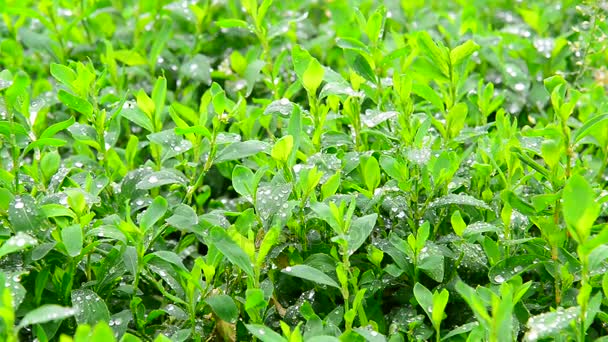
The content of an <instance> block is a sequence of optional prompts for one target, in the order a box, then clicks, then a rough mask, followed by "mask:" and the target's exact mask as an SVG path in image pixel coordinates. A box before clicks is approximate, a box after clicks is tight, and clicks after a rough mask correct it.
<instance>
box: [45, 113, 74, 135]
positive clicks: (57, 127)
mask: <svg viewBox="0 0 608 342" xmlns="http://www.w3.org/2000/svg"><path fill="white" fill-rule="evenodd" d="M74 122H75V119H74V117H73V116H72V117H70V118H69V119H67V120H65V121H61V122H58V123H56V124H53V125H51V126H49V127H47V128H46V129H45V130H44V131H43V132H42V133H41V134H40V137H39V139H46V138H52V137H54V136H55V134H57V133H59V132H60V131H63V130H64V129H66V128H68V127H70V126H72V125H73V124H74Z"/></svg>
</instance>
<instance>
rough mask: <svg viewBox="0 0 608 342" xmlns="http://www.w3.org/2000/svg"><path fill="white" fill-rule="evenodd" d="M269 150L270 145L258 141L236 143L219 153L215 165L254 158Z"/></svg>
mask: <svg viewBox="0 0 608 342" xmlns="http://www.w3.org/2000/svg"><path fill="white" fill-rule="evenodd" d="M267 148H268V144H267V143H265V142H263V141H258V140H247V141H243V142H235V143H232V144H230V145H228V146H227V147H226V148H224V149H223V150H221V151H219V152H218V153H217V157H216V158H215V160H214V163H216V164H217V163H223V162H226V161H230V160H237V159H242V158H246V157H249V156H252V155H254V154H257V153H259V152H261V151H264V150H266V149H267Z"/></svg>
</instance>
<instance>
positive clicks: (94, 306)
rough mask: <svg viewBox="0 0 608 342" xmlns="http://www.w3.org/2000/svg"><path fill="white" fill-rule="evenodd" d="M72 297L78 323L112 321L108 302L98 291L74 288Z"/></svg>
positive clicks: (90, 323)
mask: <svg viewBox="0 0 608 342" xmlns="http://www.w3.org/2000/svg"><path fill="white" fill-rule="evenodd" d="M71 298H72V305H73V306H74V309H75V310H76V323H78V324H89V325H94V324H97V323H98V322H100V321H104V322H109V321H110V312H109V311H108V307H107V306H106V302H105V301H103V300H102V299H101V298H100V297H99V296H98V295H97V293H95V292H93V291H91V290H87V289H79V290H73V291H72V294H71Z"/></svg>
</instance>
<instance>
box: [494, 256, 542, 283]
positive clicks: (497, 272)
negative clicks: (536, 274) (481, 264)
mask: <svg viewBox="0 0 608 342" xmlns="http://www.w3.org/2000/svg"><path fill="white" fill-rule="evenodd" d="M538 259H539V256H537V255H516V256H512V257H508V258H505V259H502V260H500V261H499V262H498V263H496V265H494V266H492V268H490V270H489V272H488V277H489V278H490V281H491V282H493V283H495V284H501V283H504V282H507V281H509V280H510V279H511V278H513V277H515V276H516V275H519V274H521V273H523V272H526V271H528V270H530V269H532V268H534V267H536V263H537V262H538V261H539V260H538Z"/></svg>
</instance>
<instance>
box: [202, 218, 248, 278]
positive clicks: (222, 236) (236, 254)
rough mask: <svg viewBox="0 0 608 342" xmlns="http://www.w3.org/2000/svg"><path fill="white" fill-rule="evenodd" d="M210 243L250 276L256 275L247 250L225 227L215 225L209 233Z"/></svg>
mask: <svg viewBox="0 0 608 342" xmlns="http://www.w3.org/2000/svg"><path fill="white" fill-rule="evenodd" d="M209 243H211V244H212V245H213V246H215V247H216V248H217V249H218V250H219V251H220V252H221V253H222V254H223V255H224V256H225V257H226V258H227V259H228V260H230V262H231V263H233V264H235V265H236V266H238V267H239V268H240V269H241V270H243V272H245V273H246V274H247V275H248V276H250V277H252V278H253V277H254V272H253V266H252V265H251V260H250V259H249V256H248V255H247V253H245V251H244V250H243V249H242V248H241V247H240V246H239V245H238V244H237V243H236V242H234V240H232V238H230V236H229V235H228V233H227V232H226V230H225V229H224V228H221V227H213V228H212V229H211V234H210V235H209Z"/></svg>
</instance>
